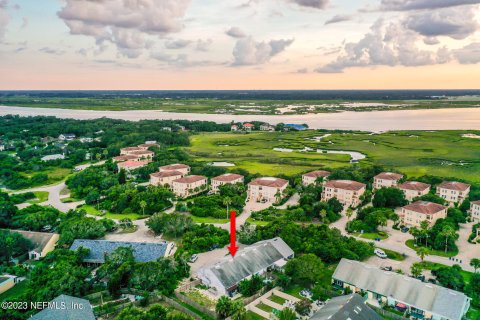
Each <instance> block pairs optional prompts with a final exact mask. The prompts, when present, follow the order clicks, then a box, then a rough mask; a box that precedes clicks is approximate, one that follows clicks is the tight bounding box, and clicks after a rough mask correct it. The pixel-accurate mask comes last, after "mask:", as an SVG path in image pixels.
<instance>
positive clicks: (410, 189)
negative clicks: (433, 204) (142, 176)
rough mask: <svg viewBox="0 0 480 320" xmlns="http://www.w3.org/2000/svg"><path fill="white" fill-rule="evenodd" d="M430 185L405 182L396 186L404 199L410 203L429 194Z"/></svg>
mask: <svg viewBox="0 0 480 320" xmlns="http://www.w3.org/2000/svg"><path fill="white" fill-rule="evenodd" d="M430 187H431V186H430V185H429V184H427V183H423V182H418V181H407V182H404V183H402V184H400V185H399V186H398V189H400V190H402V191H403V193H404V194H405V199H407V200H408V201H412V200H413V199H415V198H417V197H421V196H424V195H426V194H428V193H429V192H430Z"/></svg>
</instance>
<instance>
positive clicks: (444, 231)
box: [441, 225, 456, 253]
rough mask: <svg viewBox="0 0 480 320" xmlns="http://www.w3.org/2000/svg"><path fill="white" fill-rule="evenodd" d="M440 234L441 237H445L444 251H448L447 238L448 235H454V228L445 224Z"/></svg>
mask: <svg viewBox="0 0 480 320" xmlns="http://www.w3.org/2000/svg"><path fill="white" fill-rule="evenodd" d="M441 235H442V236H443V237H445V253H447V251H448V239H449V238H450V237H455V235H456V233H455V229H453V228H452V227H451V226H449V225H445V226H444V227H443V229H442V231H441Z"/></svg>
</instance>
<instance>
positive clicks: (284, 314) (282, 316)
mask: <svg viewBox="0 0 480 320" xmlns="http://www.w3.org/2000/svg"><path fill="white" fill-rule="evenodd" d="M296 319H297V314H296V313H295V310H293V309H291V308H284V309H283V310H281V311H280V312H279V313H278V320H296Z"/></svg>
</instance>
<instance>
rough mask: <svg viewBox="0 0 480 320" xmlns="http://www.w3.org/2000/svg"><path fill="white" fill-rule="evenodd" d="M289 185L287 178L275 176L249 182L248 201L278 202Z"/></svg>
mask: <svg viewBox="0 0 480 320" xmlns="http://www.w3.org/2000/svg"><path fill="white" fill-rule="evenodd" d="M287 187H288V181H287V180H285V179H280V178H275V177H263V178H258V179H255V180H253V181H251V182H250V183H249V184H248V197H247V201H255V202H270V203H273V202H277V201H279V200H280V199H281V198H282V196H283V193H284V191H285V189H286V188H287Z"/></svg>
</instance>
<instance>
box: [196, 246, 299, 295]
mask: <svg viewBox="0 0 480 320" xmlns="http://www.w3.org/2000/svg"><path fill="white" fill-rule="evenodd" d="M293 257H294V253H293V250H292V249H291V248H290V247H289V246H288V245H287V244H286V243H285V242H284V241H283V240H282V238H278V237H277V238H273V239H270V240H264V241H260V242H257V243H255V244H252V245H250V246H248V247H245V248H244V249H242V250H239V251H238V252H237V254H236V255H235V257H234V258H232V257H231V256H227V257H224V258H221V259H220V260H218V261H216V262H214V263H213V264H211V265H208V266H205V267H202V268H200V269H199V270H198V272H197V275H198V278H199V279H200V280H201V281H202V283H203V284H204V285H206V286H208V287H210V288H211V289H212V291H214V293H215V294H216V295H218V296H222V295H230V296H232V295H233V294H234V293H235V292H236V291H237V287H238V284H239V283H240V281H242V280H244V279H249V278H250V277H251V276H252V275H254V274H256V275H261V274H263V273H265V272H267V271H269V270H272V269H275V268H282V267H283V266H284V265H285V264H286V263H287V260H289V259H292V258H293Z"/></svg>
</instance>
